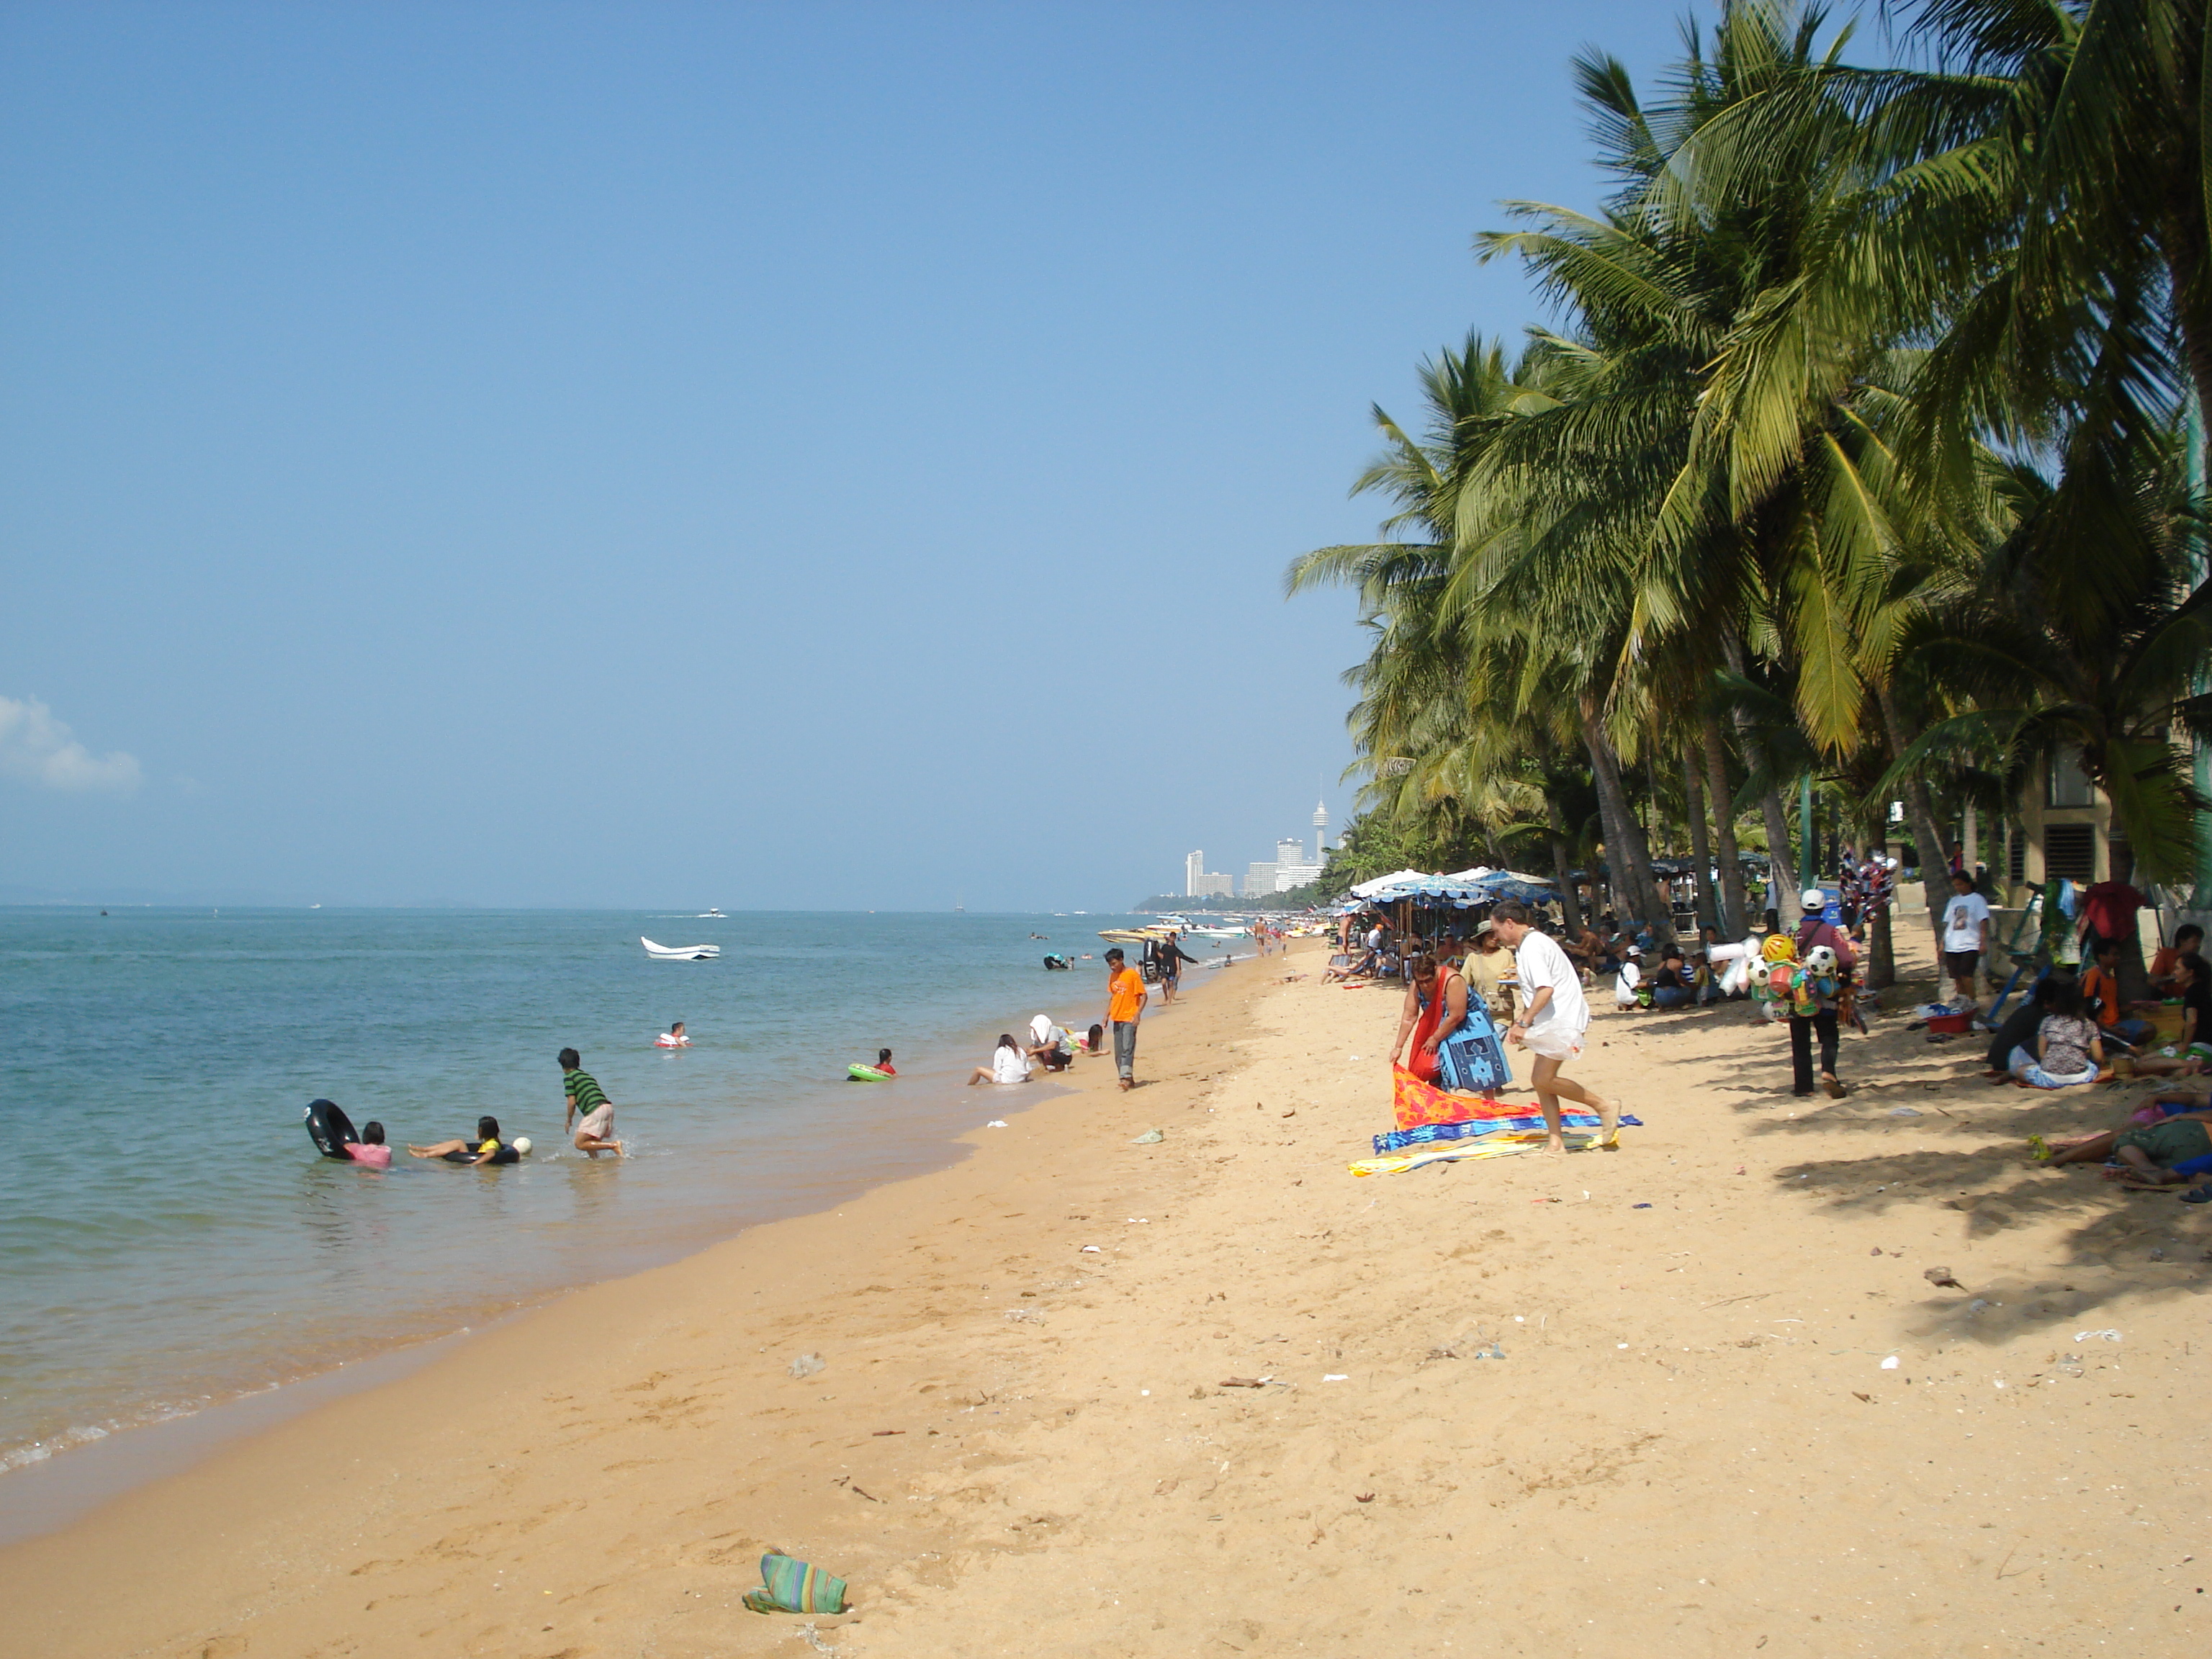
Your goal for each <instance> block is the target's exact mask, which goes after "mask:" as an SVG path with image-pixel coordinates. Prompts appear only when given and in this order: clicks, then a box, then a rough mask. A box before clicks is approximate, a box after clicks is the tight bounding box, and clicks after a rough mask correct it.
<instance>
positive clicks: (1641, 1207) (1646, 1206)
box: [1628, 1204, 1651, 1210]
mask: <svg viewBox="0 0 2212 1659" xmlns="http://www.w3.org/2000/svg"><path fill="white" fill-rule="evenodd" d="M1628 1207H1629V1208H1630V1209H1632V1210H1648V1209H1650V1207H1651V1206H1650V1205H1649V1204H1632V1205H1630V1206H1628Z"/></svg>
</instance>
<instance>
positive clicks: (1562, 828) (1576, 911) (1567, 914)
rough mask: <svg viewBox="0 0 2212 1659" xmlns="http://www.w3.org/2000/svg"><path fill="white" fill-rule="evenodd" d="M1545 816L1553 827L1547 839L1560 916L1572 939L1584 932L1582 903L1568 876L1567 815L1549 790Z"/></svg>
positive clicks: (1546, 797) (1556, 797)
mask: <svg viewBox="0 0 2212 1659" xmlns="http://www.w3.org/2000/svg"><path fill="white" fill-rule="evenodd" d="M1544 816H1545V818H1546V820H1547V822H1548V823H1550V824H1551V826H1552V833H1551V834H1550V835H1548V836H1546V837H1545V839H1546V840H1547V841H1548V842H1551V843H1552V874H1553V878H1554V879H1556V880H1557V881H1558V882H1559V915H1560V916H1561V917H1562V918H1563V919H1564V920H1565V922H1566V924H1567V933H1568V934H1569V935H1570V936H1574V935H1577V934H1579V933H1581V932H1582V930H1583V907H1582V901H1581V900H1580V899H1578V898H1577V896H1575V884H1574V882H1573V881H1572V880H1571V879H1570V878H1569V877H1568V875H1567V815H1566V814H1565V812H1563V811H1560V810H1559V797H1558V796H1556V795H1554V794H1553V793H1552V792H1551V791H1550V790H1548V789H1547V790H1546V791H1545V792H1544Z"/></svg>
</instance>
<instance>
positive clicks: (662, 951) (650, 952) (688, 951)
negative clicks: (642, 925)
mask: <svg viewBox="0 0 2212 1659" xmlns="http://www.w3.org/2000/svg"><path fill="white" fill-rule="evenodd" d="M637 942H638V943H639V944H640V945H643V946H645V953H646V955H647V956H649V957H652V958H653V960H654V961H655V962H712V961H713V960H714V958H715V957H719V956H720V955H721V954H722V947H721V946H720V945H655V944H654V943H653V941H652V940H651V939H647V938H646V936H645V935H644V934H642V933H640V934H639V935H638V936H637Z"/></svg>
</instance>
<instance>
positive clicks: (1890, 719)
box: [1874, 680, 1951, 934]
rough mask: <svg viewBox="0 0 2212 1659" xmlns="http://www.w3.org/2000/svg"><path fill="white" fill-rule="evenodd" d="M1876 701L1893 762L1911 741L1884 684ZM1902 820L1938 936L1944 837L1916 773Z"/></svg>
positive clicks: (1945, 893) (1946, 883)
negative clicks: (1908, 832) (1908, 831)
mask: <svg viewBox="0 0 2212 1659" xmlns="http://www.w3.org/2000/svg"><path fill="white" fill-rule="evenodd" d="M1874 689H1875V702H1879V703H1880V704H1881V724H1882V730H1883V732H1885V733H1887V736H1888V738H1889V757H1890V759H1891V760H1892V761H1894V760H1896V758H1897V757H1899V755H1902V754H1903V753H1904V752H1905V750H1907V749H1909V748H1911V746H1912V743H1913V739H1912V738H1910V737H1908V736H1907V735H1906V734H1905V720H1904V717H1903V716H1902V715H1900V714H1899V713H1898V712H1897V699H1896V698H1895V697H1894V696H1892V695H1891V693H1890V689H1889V684H1888V683H1887V681H1886V680H1876V681H1875V688H1874ZM1905 821H1906V822H1907V823H1910V824H1911V826H1912V845H1913V848H1914V849H1915V850H1916V851H1917V852H1918V854H1920V885H1921V888H1922V890H1923V891H1924V892H1925V893H1926V894H1927V896H1928V926H1929V928H1930V929H1931V930H1933V931H1934V932H1936V933H1939V934H1940V933H1942V929H1943V907H1944V905H1945V904H1946V903H1948V902H1949V900H1950V896H1951V883H1950V879H1949V876H1950V872H1949V866H1948V865H1947V864H1946V863H1945V862H1944V859H1943V835H1942V831H1941V830H1939V829H1937V828H1936V802H1935V799H1934V798H1933V797H1931V796H1930V795H1929V793H1928V781H1927V780H1926V779H1925V778H1923V777H1921V776H1920V775H1917V773H1916V774H1915V775H1912V776H1911V777H1909V778H1907V779H1905Z"/></svg>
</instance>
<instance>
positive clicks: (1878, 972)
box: [1866, 904, 1897, 991]
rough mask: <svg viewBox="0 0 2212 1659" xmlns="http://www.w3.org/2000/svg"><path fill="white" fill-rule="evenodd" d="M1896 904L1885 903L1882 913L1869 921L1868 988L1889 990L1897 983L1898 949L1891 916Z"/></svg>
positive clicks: (1871, 989)
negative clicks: (1894, 940) (1893, 938)
mask: <svg viewBox="0 0 2212 1659" xmlns="http://www.w3.org/2000/svg"><path fill="white" fill-rule="evenodd" d="M1894 908H1896V907H1895V906H1894V904H1885V905H1883V906H1882V907H1881V915H1878V916H1876V917H1875V918H1874V919H1873V920H1872V921H1869V922H1868V923H1867V976H1866V982H1867V988H1868V989H1869V990H1870V991H1881V990H1887V988H1888V987H1891V986H1893V985H1894V984H1896V983H1897V950H1896V947H1895V945H1894V944H1893V942H1892V939H1891V936H1890V931H1889V918H1890V914H1891V912H1892V911H1893V909H1894Z"/></svg>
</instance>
